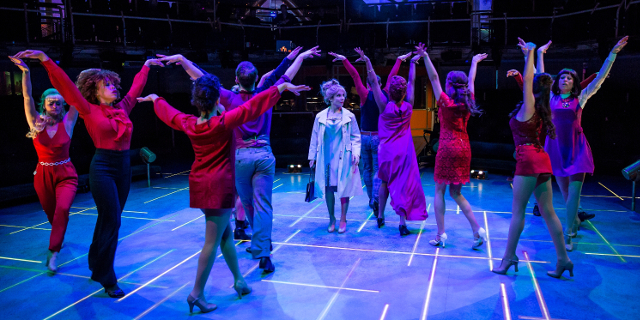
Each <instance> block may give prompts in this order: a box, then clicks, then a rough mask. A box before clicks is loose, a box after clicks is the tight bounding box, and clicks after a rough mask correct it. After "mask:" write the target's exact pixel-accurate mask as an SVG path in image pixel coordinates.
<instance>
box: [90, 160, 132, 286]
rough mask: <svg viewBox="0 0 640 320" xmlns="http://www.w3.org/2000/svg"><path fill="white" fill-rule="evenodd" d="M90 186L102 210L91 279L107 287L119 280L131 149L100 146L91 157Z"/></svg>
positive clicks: (92, 244)
mask: <svg viewBox="0 0 640 320" xmlns="http://www.w3.org/2000/svg"><path fill="white" fill-rule="evenodd" d="M89 186H90V187H91V194H92V195H93V200H94V201H95V203H96V207H97V210H98V220H97V221H96V228H95V230H94V231H93V242H92V243H91V247H90V248H89V269H90V270H91V271H92V274H91V279H92V280H94V281H97V282H100V284H102V286H103V287H105V288H106V287H111V286H114V285H116V284H117V283H118V279H117V278H116V273H115V272H114V270H113V261H114V259H115V256H116V248H117V247H118V231H119V230H120V216H121V215H122V210H123V208H124V204H125V202H127V197H128V196H129V188H130V187H131V163H130V160H129V150H123V151H116V150H106V149H97V150H96V153H95V155H94V156H93V160H91V167H90V170H89Z"/></svg>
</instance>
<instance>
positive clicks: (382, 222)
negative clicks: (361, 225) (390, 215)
mask: <svg viewBox="0 0 640 320" xmlns="http://www.w3.org/2000/svg"><path fill="white" fill-rule="evenodd" d="M376 222H377V223H378V229H379V228H382V227H384V217H382V218H378V219H376Z"/></svg>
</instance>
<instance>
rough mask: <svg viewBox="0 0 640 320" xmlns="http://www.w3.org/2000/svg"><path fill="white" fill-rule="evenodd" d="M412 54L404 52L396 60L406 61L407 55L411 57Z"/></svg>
mask: <svg viewBox="0 0 640 320" xmlns="http://www.w3.org/2000/svg"><path fill="white" fill-rule="evenodd" d="M412 54H413V52H409V53H405V54H403V55H401V56H398V60H402V61H407V59H409V57H411V55H412Z"/></svg>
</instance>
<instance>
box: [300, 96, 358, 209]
mask: <svg viewBox="0 0 640 320" xmlns="http://www.w3.org/2000/svg"><path fill="white" fill-rule="evenodd" d="M328 112H329V108H327V109H324V110H322V111H320V113H318V114H317V115H316V119H315V121H314V122H313V132H312V133H311V145H310V146H309V157H308V158H309V160H314V161H315V162H316V172H315V187H314V191H315V196H316V197H318V198H324V192H325V187H326V182H325V172H324V171H325V168H326V164H325V162H324V151H325V148H324V145H325V143H326V141H324V131H325V129H326V126H327V114H328ZM339 126H340V129H341V131H342V147H341V148H340V153H339V154H336V155H333V156H335V157H340V160H339V163H338V192H337V195H336V197H338V198H346V197H352V196H359V195H361V194H362V181H361V180H360V170H359V169H358V166H357V165H354V164H353V163H352V161H351V155H354V156H356V157H357V158H358V159H360V129H359V128H358V122H357V121H356V117H355V115H354V114H353V113H352V112H351V111H349V110H347V109H345V108H342V120H340V123H339Z"/></svg>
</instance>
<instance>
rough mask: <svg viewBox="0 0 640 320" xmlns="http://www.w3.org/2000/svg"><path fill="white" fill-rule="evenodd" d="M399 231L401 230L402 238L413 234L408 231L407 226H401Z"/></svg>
mask: <svg viewBox="0 0 640 320" xmlns="http://www.w3.org/2000/svg"><path fill="white" fill-rule="evenodd" d="M398 230H400V236H408V235H410V234H411V231H409V229H407V226H406V225H404V224H401V225H399V226H398Z"/></svg>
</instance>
